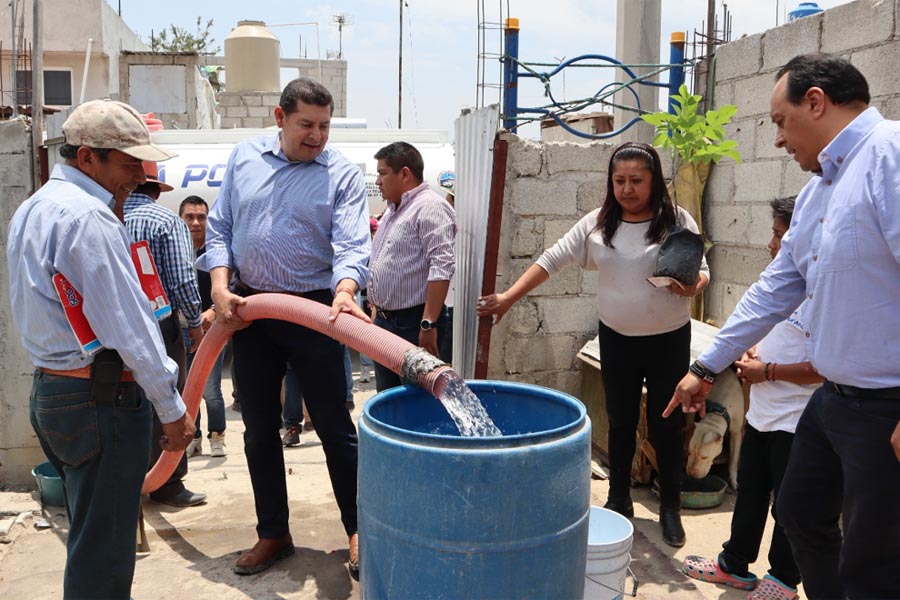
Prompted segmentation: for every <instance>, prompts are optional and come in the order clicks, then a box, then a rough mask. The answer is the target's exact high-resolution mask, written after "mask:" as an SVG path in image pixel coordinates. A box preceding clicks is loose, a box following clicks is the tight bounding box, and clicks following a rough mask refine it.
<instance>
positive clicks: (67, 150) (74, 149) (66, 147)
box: [59, 144, 112, 163]
mask: <svg viewBox="0 0 900 600" xmlns="http://www.w3.org/2000/svg"><path fill="white" fill-rule="evenodd" d="M79 148H81V146H75V145H74V144H63V145H62V146H60V147H59V155H60V156H62V157H63V158H65V159H66V160H75V159H76V158H78V149H79ZM91 152H93V153H94V154H96V155H97V158H99V159H100V162H103V163H105V162H106V160H107V158H109V153H110V152H112V149H111V148H91Z"/></svg>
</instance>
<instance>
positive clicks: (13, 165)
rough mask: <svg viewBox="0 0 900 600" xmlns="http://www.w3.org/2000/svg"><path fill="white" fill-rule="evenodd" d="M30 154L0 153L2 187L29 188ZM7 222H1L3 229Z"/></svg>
mask: <svg viewBox="0 0 900 600" xmlns="http://www.w3.org/2000/svg"><path fill="white" fill-rule="evenodd" d="M31 170H32V165H31V155H30V154H24V153H23V154H6V153H2V154H0V185H2V186H3V188H4V189H7V188H12V189H15V188H22V189H29V190H30V189H31V188H32V187H33V185H34V184H33V182H32V179H31ZM7 225H8V223H3V227H2V229H3V230H4V231H5V230H6V226H7Z"/></svg>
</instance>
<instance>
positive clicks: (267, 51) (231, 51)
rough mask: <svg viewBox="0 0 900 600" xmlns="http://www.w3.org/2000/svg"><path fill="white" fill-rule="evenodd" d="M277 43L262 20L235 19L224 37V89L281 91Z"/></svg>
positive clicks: (278, 46) (276, 39) (279, 54)
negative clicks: (233, 25)
mask: <svg viewBox="0 0 900 600" xmlns="http://www.w3.org/2000/svg"><path fill="white" fill-rule="evenodd" d="M280 45H281V43H280V42H279V41H278V38H277V37H275V36H274V35H272V33H271V32H270V31H269V30H268V29H266V24H265V23H263V22H262V21H238V24H237V27H235V28H234V29H232V30H231V33H230V34H228V37H227V38H225V77H226V80H225V88H226V89H227V91H229V92H245V91H247V92H278V91H281V72H280V59H281V50H280Z"/></svg>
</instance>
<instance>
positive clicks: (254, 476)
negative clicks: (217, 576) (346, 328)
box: [233, 290, 358, 538]
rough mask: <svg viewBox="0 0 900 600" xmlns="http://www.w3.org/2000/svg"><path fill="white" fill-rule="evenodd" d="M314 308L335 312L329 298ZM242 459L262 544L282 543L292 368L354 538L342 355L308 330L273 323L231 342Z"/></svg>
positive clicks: (352, 443)
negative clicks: (286, 394)
mask: <svg viewBox="0 0 900 600" xmlns="http://www.w3.org/2000/svg"><path fill="white" fill-rule="evenodd" d="M307 297H308V298H310V299H311V300H315V301H317V302H321V303H323V304H327V305H331V302H332V296H331V292H330V291H328V290H322V291H319V292H312V293H310V294H308V295H307ZM233 339H234V368H235V371H236V372H237V375H238V378H237V385H238V386H239V390H238V393H239V395H240V398H241V417H242V418H243V420H244V426H245V431H244V453H245V454H246V455H247V466H248V468H249V470H250V481H251V483H252V484H253V496H254V499H255V501H256V518H257V526H256V531H257V533H258V534H259V537H260V538H278V537H281V536H283V535H286V534H287V533H288V532H289V529H288V501H287V484H286V482H285V476H284V451H283V449H282V444H281V437H280V435H279V432H278V430H279V428H280V427H281V381H282V379H283V378H284V373H285V368H286V365H287V363H290V365H291V368H292V369H293V370H294V371H296V373H297V376H298V379H299V383H300V391H301V393H302V394H303V399H304V400H305V401H306V408H307V410H308V411H309V416H310V418H311V419H312V421H313V423H315V425H316V434H317V435H318V437H319V439H320V440H321V441H322V449H323V450H324V451H325V462H326V464H327V466H328V474H329V476H330V477H331V486H332V489H333V490H334V496H335V498H336V499H337V503H338V507H339V508H340V511H341V521H342V522H343V524H344V529H345V531H346V532H347V534H348V535H351V534H353V533H356V468H357V445H358V442H357V437H356V428H355V427H354V425H353V421H352V420H351V419H350V412H349V411H348V410H347V407H346V405H345V403H344V400H345V397H346V385H347V384H346V381H345V379H344V349H343V347H342V346H341V345H340V344H339V343H338V342H337V341H335V340H333V339H331V338H329V337H328V336H325V335H322V334H320V333H317V332H315V331H313V330H311V329H307V328H305V327H301V326H300V325H295V324H293V323H286V322H283V321H274V320H270V319H260V320H257V321H254V322H253V324H252V325H250V326H249V327H247V328H246V329H242V330H241V331H238V332H235V334H234V338H233Z"/></svg>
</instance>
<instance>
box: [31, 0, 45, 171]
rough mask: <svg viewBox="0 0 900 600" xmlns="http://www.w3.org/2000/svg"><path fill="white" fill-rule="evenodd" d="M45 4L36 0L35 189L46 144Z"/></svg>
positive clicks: (33, 73)
mask: <svg viewBox="0 0 900 600" xmlns="http://www.w3.org/2000/svg"><path fill="white" fill-rule="evenodd" d="M43 8H44V3H43V0H34V18H33V19H32V20H33V23H32V28H33V33H32V36H33V37H32V39H33V42H32V45H31V54H32V57H31V157H32V163H33V165H34V167H33V170H32V179H33V181H34V189H37V188H38V187H39V186H40V182H41V160H40V151H41V146H42V145H43V143H44V16H43Z"/></svg>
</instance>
